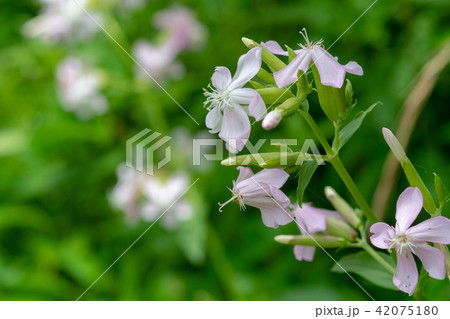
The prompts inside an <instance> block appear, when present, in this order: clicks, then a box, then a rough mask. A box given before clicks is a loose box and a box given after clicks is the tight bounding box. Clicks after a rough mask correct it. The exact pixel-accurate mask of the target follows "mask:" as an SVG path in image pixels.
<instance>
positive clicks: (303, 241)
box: [274, 235, 347, 248]
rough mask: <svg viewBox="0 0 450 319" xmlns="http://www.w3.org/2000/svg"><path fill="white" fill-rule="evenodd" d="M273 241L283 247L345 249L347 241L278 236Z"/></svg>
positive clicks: (320, 237) (319, 236)
mask: <svg viewBox="0 0 450 319" xmlns="http://www.w3.org/2000/svg"><path fill="white" fill-rule="evenodd" d="M274 239H275V241H277V242H279V243H281V244H285V245H303V246H316V247H322V248H338V247H345V246H346V244H347V241H346V240H345V239H344V238H339V237H335V236H328V235H279V236H275V238H274Z"/></svg>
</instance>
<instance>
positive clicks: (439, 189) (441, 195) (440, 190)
mask: <svg viewBox="0 0 450 319" xmlns="http://www.w3.org/2000/svg"><path fill="white" fill-rule="evenodd" d="M433 174H434V188H435V189H436V195H437V198H438V201H439V204H441V205H442V204H443V203H444V202H445V197H446V194H445V187H444V184H443V183H442V180H441V178H440V177H439V176H438V175H437V174H436V173H433Z"/></svg>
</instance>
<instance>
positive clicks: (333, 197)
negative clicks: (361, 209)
mask: <svg viewBox="0 0 450 319" xmlns="http://www.w3.org/2000/svg"><path fill="white" fill-rule="evenodd" d="M325 196H326V197H327V198H328V200H329V201H330V203H331V204H332V205H333V207H334V208H336V210H337V211H338V212H339V213H340V214H341V215H342V217H344V219H345V220H346V221H348V222H349V223H350V225H352V226H353V227H355V228H358V227H359V225H360V224H361V220H360V219H359V217H358V215H357V214H356V213H355V211H354V210H353V208H352V207H351V206H350V205H349V204H348V203H347V202H346V201H345V200H344V199H343V198H342V197H341V196H339V195H338V193H336V191H335V190H334V189H333V188H332V187H330V186H327V187H325Z"/></svg>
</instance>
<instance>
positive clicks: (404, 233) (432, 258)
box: [370, 187, 450, 296]
mask: <svg viewBox="0 0 450 319" xmlns="http://www.w3.org/2000/svg"><path fill="white" fill-rule="evenodd" d="M422 205H423V197H422V193H421V192H420V190H419V189H418V188H416V187H408V188H407V189H406V190H405V191H404V192H403V193H402V194H401V195H400V197H399V198H398V201H397V212H396V214H395V219H396V221H397V222H396V224H395V228H394V227H392V226H389V225H388V224H386V223H376V224H374V225H372V227H371V228H370V231H371V232H372V233H373V235H372V236H371V237H370V240H371V242H372V244H373V245H374V246H376V247H378V248H381V249H391V248H395V251H396V253H397V269H396V270H395V275H394V278H393V280H392V281H393V283H394V285H395V286H396V287H397V288H398V289H400V290H401V291H404V292H406V293H408V294H409V295H410V296H411V295H412V294H413V292H414V290H415V289H416V285H417V280H418V272H417V266H416V262H415V261H414V256H413V254H414V255H416V256H417V257H419V259H420V260H421V261H422V265H423V267H424V268H425V270H426V271H427V272H428V273H429V275H430V277H433V278H436V279H444V278H445V259H444V254H443V253H442V252H441V251H440V250H439V249H437V248H435V247H432V246H430V245H428V244H427V242H431V243H437V244H444V245H448V244H450V220H449V219H448V218H445V217H443V216H437V217H432V218H430V219H428V220H425V221H423V222H421V223H419V224H417V225H415V226H412V227H411V224H412V223H413V222H414V220H415V219H416V217H417V216H418V215H419V213H420V211H421V209H422Z"/></svg>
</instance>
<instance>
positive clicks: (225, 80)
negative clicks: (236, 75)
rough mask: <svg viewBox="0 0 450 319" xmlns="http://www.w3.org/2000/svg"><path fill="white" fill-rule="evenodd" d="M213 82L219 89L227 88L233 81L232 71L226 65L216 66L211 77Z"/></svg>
mask: <svg viewBox="0 0 450 319" xmlns="http://www.w3.org/2000/svg"><path fill="white" fill-rule="evenodd" d="M211 82H212V84H213V85H214V87H215V88H216V89H218V90H221V91H222V90H225V89H226V88H227V86H228V85H229V84H230V83H231V73H230V70H228V68H226V67H224V66H218V67H216V70H215V71H214V74H213V75H212V77H211Z"/></svg>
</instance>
